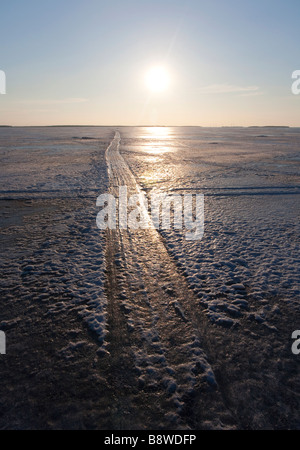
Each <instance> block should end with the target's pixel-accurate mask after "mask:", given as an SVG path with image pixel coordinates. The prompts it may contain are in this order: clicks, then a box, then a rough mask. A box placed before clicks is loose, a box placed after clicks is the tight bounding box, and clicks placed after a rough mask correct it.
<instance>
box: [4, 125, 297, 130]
mask: <svg viewBox="0 0 300 450" xmlns="http://www.w3.org/2000/svg"><path fill="white" fill-rule="evenodd" d="M110 127H114V128H245V129H248V128H249V129H251V128H285V129H286V128H300V125H299V126H289V125H250V126H241V125H232V126H229V125H221V126H203V125H0V128H110Z"/></svg>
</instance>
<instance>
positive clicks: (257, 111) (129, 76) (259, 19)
mask: <svg viewBox="0 0 300 450" xmlns="http://www.w3.org/2000/svg"><path fill="white" fill-rule="evenodd" d="M0 8H1V13H0V41H1V46H0V47H1V48H0V70H2V71H4V72H5V74H6V94H5V95H0V124H1V125H19V126H28V125H166V126H172V125H173V126H176V125H179V126H181V125H182V126H184V125H191V126H253V125H273V126H276V125H288V126H300V95H294V94H293V93H292V89H291V87H292V83H293V80H292V73H293V72H294V71H295V70H300V52H299V44H300V26H299V20H300V1H299V0H251V1H245V0H226V1H225V0H185V1H182V0H180V1H178V0H151V1H146V0H106V1H104V0H84V1H83V0H59V1H58V0H51V1H48V0H43V1H40V0H26V1H24V0H10V1H9V2H2V4H1V6H0ZM158 65H159V66H162V67H164V68H165V70H167V72H168V74H169V77H170V83H169V86H168V88H167V89H165V90H164V91H163V92H151V91H150V90H149V88H148V86H147V85H146V83H145V76H146V74H147V73H148V72H149V70H150V69H151V68H152V67H155V66H158ZM0 87H1V86H0ZM0 90H1V89H0Z"/></svg>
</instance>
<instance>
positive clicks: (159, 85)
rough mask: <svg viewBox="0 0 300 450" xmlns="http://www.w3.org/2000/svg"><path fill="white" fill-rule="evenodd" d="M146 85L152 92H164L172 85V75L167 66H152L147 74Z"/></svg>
mask: <svg viewBox="0 0 300 450" xmlns="http://www.w3.org/2000/svg"><path fill="white" fill-rule="evenodd" d="M146 85H147V87H148V89H150V91H152V92H163V91H165V90H166V89H168V87H169V85H170V76H169V73H168V71H167V69H166V68H165V67H161V66H157V67H152V69H150V70H149V71H148V72H147V74H146Z"/></svg>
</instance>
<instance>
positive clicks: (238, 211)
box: [121, 128, 300, 329]
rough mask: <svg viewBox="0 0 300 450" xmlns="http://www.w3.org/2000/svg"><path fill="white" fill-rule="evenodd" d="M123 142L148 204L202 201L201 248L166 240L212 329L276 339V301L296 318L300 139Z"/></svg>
mask: <svg viewBox="0 0 300 450" xmlns="http://www.w3.org/2000/svg"><path fill="white" fill-rule="evenodd" d="M122 138H123V139H122V145H121V152H122V154H123V155H124V156H125V158H126V159H127V161H128V163H129V165H130V167H131V170H132V171H133V173H134V174H135V176H136V178H137V180H138V182H139V183H140V185H141V186H142V188H143V189H144V190H145V191H146V192H147V193H148V194H149V195H150V194H151V193H152V192H167V193H170V194H171V193H173V194H183V193H203V194H204V195H205V233H204V238H203V239H202V240H201V241H193V242H191V241H186V240H185V237H184V234H183V233H182V232H180V231H176V230H174V229H172V230H170V231H162V235H163V237H164V239H165V240H166V245H167V248H168V250H169V252H170V253H171V254H172V256H173V258H174V259H175V260H176V261H177V265H178V267H179V268H181V269H182V270H183V272H184V274H185V275H186V277H187V280H188V283H189V285H190V287H192V288H193V290H194V291H195V293H196V295H197V296H198V298H199V304H200V305H202V306H204V307H205V308H206V314H207V315H208V317H209V318H210V320H211V321H212V322H214V323H216V324H218V325H222V326H225V327H231V326H233V325H238V324H239V322H240V319H241V318H242V317H243V318H247V319H248V320H254V321H257V322H258V323H261V324H263V325H264V326H267V327H269V328H271V329H273V325H272V323H271V321H270V320H269V317H271V316H272V314H274V313H276V312H277V313H279V308H278V306H277V301H278V299H280V300H283V301H285V302H286V303H287V304H288V305H289V306H293V307H294V308H296V309H298V311H299V307H300V306H299V293H300V291H299V249H298V245H297V243H298V238H299V225H298V222H299V194H300V184H299V161H300V157H299V147H300V130H299V129H286V128H249V129H242V128H240V129H238V128H236V129H232V128H231V129H226V128H224V129H201V128H198V129H197V128H182V129H181V128H152V129H151V128H141V129H135V130H134V131H133V130H129V129H128V130H126V131H125V130H124V131H123V133H122Z"/></svg>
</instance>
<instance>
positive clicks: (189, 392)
mask: <svg viewBox="0 0 300 450" xmlns="http://www.w3.org/2000/svg"><path fill="white" fill-rule="evenodd" d="M120 139H121V137H120V134H119V133H118V132H117V133H116V135H115V138H114V140H113V141H112V143H111V145H110V146H109V147H108V149H107V151H106V161H107V166H108V173H109V179H110V193H111V194H113V195H114V196H115V197H116V198H117V197H118V195H119V186H122V185H126V186H127V189H128V195H129V196H130V195H132V194H141V193H142V191H141V188H140V187H139V185H138V184H137V182H136V180H135V178H134V176H133V174H132V172H131V170H130V169H129V167H128V165H127V163H126V161H125V160H124V158H123V157H122V156H121V154H120V152H119V147H120ZM148 219H149V221H151V219H150V217H149V216H148ZM107 258H108V260H109V261H108V264H107V266H108V268H109V269H108V270H109V273H108V279H109V282H108V290H109V293H108V297H109V304H110V306H109V308H108V313H109V316H110V319H109V323H110V336H111V343H110V344H111V346H110V351H111V354H112V358H113V360H114V361H116V364H115V365H117V361H118V358H121V359H123V360H124V345H122V334H123V335H127V336H129V337H128V338H127V339H126V342H127V343H126V349H125V354H127V357H128V360H127V363H128V367H127V370H128V371H130V364H134V365H135V373H136V374H137V375H136V379H134V377H132V380H131V383H132V384H137V385H138V389H139V392H141V393H151V395H154V398H155V399H156V404H157V405H158V408H159V410H160V412H161V413H162V415H161V416H162V417H164V419H163V423H162V424H161V425H162V426H163V427H170V426H173V427H174V426H175V427H190V426H193V427H201V426H204V424H206V426H209V427H212V428H218V427H219V426H220V423H221V424H223V425H224V423H227V424H229V426H234V420H233V419H232V417H231V415H230V412H229V411H228V410H227V408H226V406H225V404H224V402H223V398H222V395H221V393H220V391H219V388H218V385H217V382H216V379H215V375H214V372H213V369H212V367H211V365H210V363H209V358H208V357H207V355H206V353H205V351H204V349H203V347H204V342H203V336H201V333H200V330H199V328H200V326H201V324H200V323H199V321H198V320H197V318H196V317H195V313H194V311H193V307H195V305H196V300H195V299H194V298H193V294H192V292H191V290H189V289H188V285H187V282H186V280H185V278H184V277H183V276H182V275H181V274H179V273H178V272H177V269H176V265H175V264H174V262H173V261H172V259H171V258H170V256H169V254H168V252H167V250H166V248H165V246H164V244H163V242H162V239H161V236H160V235H159V233H158V232H157V231H156V230H155V228H154V227H153V226H152V227H149V228H148V229H146V230H142V229H139V230H131V229H127V230H107ZM120 316H122V317H120ZM122 323H123V325H122ZM124 324H125V326H126V328H127V329H126V330H125V329H124ZM122 326H123V328H122ZM130 361H131V363H130ZM122 367H123V369H122V373H121V372H120V371H119V372H118V374H119V375H116V376H121V377H124V376H125V377H126V368H125V366H124V365H122ZM141 395H142V394H141ZM195 402H198V406H199V404H202V406H203V408H202V413H201V414H202V415H201V417H194V416H193V404H194V403H195ZM207 402H209V408H207V407H206V406H208V405H206V406H205V403H207ZM122 407H125V405H123V406H121V409H122ZM208 409H209V410H210V411H209V412H208V411H207V410H208ZM213 411H215V414H212V412H213ZM212 416H213V417H212ZM207 424H209V425H207ZM221 426H222V425H221Z"/></svg>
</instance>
